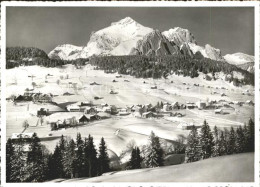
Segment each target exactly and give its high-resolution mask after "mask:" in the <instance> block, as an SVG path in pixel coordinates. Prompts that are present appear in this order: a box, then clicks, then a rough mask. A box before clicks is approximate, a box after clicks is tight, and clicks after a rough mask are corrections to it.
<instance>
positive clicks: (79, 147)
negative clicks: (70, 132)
mask: <svg viewBox="0 0 260 187" xmlns="http://www.w3.org/2000/svg"><path fill="white" fill-rule="evenodd" d="M75 163H76V168H75V172H76V177H82V176H84V168H83V166H84V142H83V140H82V139H81V134H80V133H78V134H77V139H76V159H75Z"/></svg>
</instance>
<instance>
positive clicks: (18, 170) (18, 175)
mask: <svg viewBox="0 0 260 187" xmlns="http://www.w3.org/2000/svg"><path fill="white" fill-rule="evenodd" d="M10 165H11V175H10V181H12V182H25V180H26V176H27V171H26V169H25V166H26V156H25V154H24V142H23V139H22V138H21V137H20V138H19V139H18V142H17V143H15V145H14V154H13V157H12V160H11V164H10Z"/></svg>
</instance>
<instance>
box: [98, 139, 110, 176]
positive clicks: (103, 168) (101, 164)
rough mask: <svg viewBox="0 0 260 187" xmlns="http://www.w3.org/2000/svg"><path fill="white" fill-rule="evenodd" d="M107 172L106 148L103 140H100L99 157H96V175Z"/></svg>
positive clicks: (107, 158)
mask: <svg viewBox="0 0 260 187" xmlns="http://www.w3.org/2000/svg"><path fill="white" fill-rule="evenodd" d="M108 171H109V157H108V153H107V146H106V142H105V140H104V138H103V137H102V138H101V142H100V144H99V155H98V174H99V175H101V174H103V173H105V172H108Z"/></svg>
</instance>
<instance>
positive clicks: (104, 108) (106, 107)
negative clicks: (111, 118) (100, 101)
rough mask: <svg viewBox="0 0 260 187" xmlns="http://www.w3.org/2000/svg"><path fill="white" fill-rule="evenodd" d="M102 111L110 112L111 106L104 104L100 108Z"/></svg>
mask: <svg viewBox="0 0 260 187" xmlns="http://www.w3.org/2000/svg"><path fill="white" fill-rule="evenodd" d="M102 111H103V112H106V113H110V114H111V106H105V107H103V108H102Z"/></svg>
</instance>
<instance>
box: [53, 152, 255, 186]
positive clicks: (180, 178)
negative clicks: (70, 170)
mask: <svg viewBox="0 0 260 187" xmlns="http://www.w3.org/2000/svg"><path fill="white" fill-rule="evenodd" d="M219 163H221V164H219ZM252 168H254V154H253V153H245V154H237V155H230V156H222V157H218V158H210V159H207V160H202V161H198V162H193V163H188V164H180V165H174V166H165V167H161V168H149V169H140V170H128V171H121V172H112V173H105V174H103V175H102V176H100V177H94V178H90V179H71V180H62V182H253V181H254V170H253V169H252ZM144 175H145V177H144ZM56 181H59V180H56Z"/></svg>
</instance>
